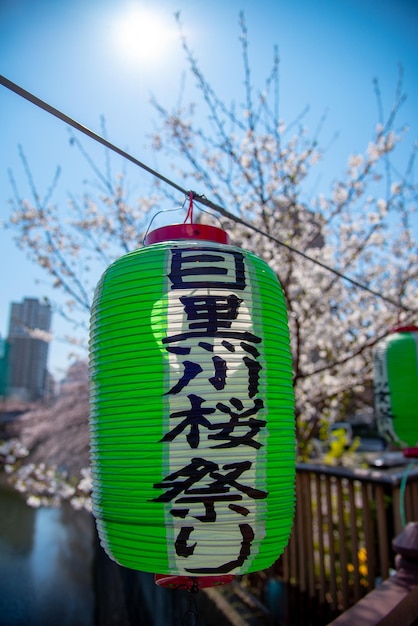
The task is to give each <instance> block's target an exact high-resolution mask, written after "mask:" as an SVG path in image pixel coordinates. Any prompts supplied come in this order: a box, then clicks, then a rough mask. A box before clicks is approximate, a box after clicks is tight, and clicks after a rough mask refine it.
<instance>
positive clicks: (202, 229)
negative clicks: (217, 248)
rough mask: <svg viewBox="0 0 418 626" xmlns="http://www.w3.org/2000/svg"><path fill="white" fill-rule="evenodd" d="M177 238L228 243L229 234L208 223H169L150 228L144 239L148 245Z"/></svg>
mask: <svg viewBox="0 0 418 626" xmlns="http://www.w3.org/2000/svg"><path fill="white" fill-rule="evenodd" d="M179 239H198V240H199V239H200V240H203V241H213V242H214V243H224V244H228V243H229V235H228V233H227V232H226V231H224V230H222V228H218V227H217V226H210V225H208V224H170V226H161V228H156V229H155V230H152V231H151V232H150V233H148V235H147V236H146V237H145V239H144V244H145V245H146V246H149V245H151V244H153V243H161V242H163V241H177V240H179Z"/></svg>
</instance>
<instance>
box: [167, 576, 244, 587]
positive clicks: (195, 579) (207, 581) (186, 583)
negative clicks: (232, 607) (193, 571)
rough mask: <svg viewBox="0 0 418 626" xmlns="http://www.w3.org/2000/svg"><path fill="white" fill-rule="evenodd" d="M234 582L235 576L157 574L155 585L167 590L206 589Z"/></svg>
mask: <svg viewBox="0 0 418 626" xmlns="http://www.w3.org/2000/svg"><path fill="white" fill-rule="evenodd" d="M233 580H234V576H233V575H227V574H225V575H223V576H172V575H170V574H155V584H156V585H158V586H159V587H166V588H167V589H187V590H188V591H191V590H192V589H195V590H196V591H197V590H198V589H204V588H205V587H218V586H219V585H227V584H228V583H231V582H232V581H233Z"/></svg>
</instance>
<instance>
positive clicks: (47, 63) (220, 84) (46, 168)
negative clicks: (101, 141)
mask: <svg viewBox="0 0 418 626" xmlns="http://www.w3.org/2000/svg"><path fill="white" fill-rule="evenodd" d="M134 8H137V9H138V8H140V9H141V10H143V18H142V21H143V22H146V23H147V24H148V28H147V32H146V33H145V34H142V35H140V36H139V37H138V38H137V41H138V39H140V40H141V41H142V42H143V43H146V50H145V51H144V50H143V49H142V50H136V53H135V54H134V53H133V52H134V51H133V50H132V48H131V49H130V50H129V49H128V47H127V45H126V44H127V43H128V42H129V37H130V36H131V34H130V33H129V32H128V31H127V30H126V19H128V22H130V23H131V25H132V23H133V19H132V14H131V11H132V10H133V9H134ZM240 10H243V11H244V12H245V17H246V21H247V26H248V31H249V42H250V59H251V64H252V67H253V69H254V77H255V81H256V82H257V78H258V77H261V78H263V77H265V76H266V74H267V73H268V70H269V68H270V65H271V60H272V55H273V48H274V45H275V44H277V45H278V48H279V54H280V59H281V65H280V105H281V117H282V118H283V119H284V120H286V121H291V120H293V119H294V118H295V117H296V116H297V114H298V113H300V112H301V111H302V110H303V109H304V108H305V106H306V105H310V107H311V108H310V112H309V114H308V116H307V118H306V120H305V121H306V123H307V124H308V125H309V126H310V128H311V129H312V130H313V129H314V128H315V127H316V125H317V123H318V121H319V118H320V117H321V115H322V114H323V113H324V111H325V110H327V111H328V117H327V121H326V125H325V128H324V130H323V133H322V135H321V138H322V142H323V143H324V144H327V142H329V140H330V139H331V138H332V137H333V136H334V134H335V133H336V132H338V133H339V135H338V139H337V141H336V142H334V143H333V144H332V147H331V148H330V150H329V152H328V154H327V158H326V159H325V161H324V163H323V166H321V167H322V173H321V176H320V177H319V179H318V180H317V181H316V190H317V191H320V190H321V186H324V187H325V186H326V185H327V183H328V182H329V180H330V179H331V178H333V177H334V176H338V175H339V174H340V173H341V172H342V171H343V169H344V167H345V164H346V160H347V157H348V155H349V154H352V153H355V152H359V151H361V150H364V149H365V147H366V146H367V143H368V141H369V139H370V137H371V133H372V130H373V127H374V124H375V122H376V121H377V108H376V102H375V99H374V94H373V84H372V81H373V79H374V78H375V77H377V78H378V79H379V81H380V84H381V88H382V93H383V101H384V105H385V107H386V111H387V110H388V108H389V105H390V103H391V100H392V96H393V94H394V90H395V86H396V80H397V73H398V63H402V65H403V67H404V70H405V79H404V90H405V92H406V93H407V95H408V99H407V102H406V104H405V105H404V107H403V109H402V115H401V116H400V120H401V121H403V122H407V123H408V124H409V125H410V128H411V130H410V133H409V137H410V139H409V140H408V142H409V145H411V143H412V141H414V140H416V139H417V138H418V115H417V111H418V80H417V78H418V76H417V74H418V37H417V33H418V3H417V2H416V1H415V0H338V1H336V0H316V1H315V2H314V1H312V0H228V1H226V0H210V1H209V0H194V1H193V0H188V1H187V0H160V1H159V2H158V3H157V2H153V1H152V0H143V1H139V0H138V1H136V2H133V1H127V0H118V2H115V1H114V0H113V1H109V0H0V73H1V74H2V75H4V76H5V77H6V78H8V79H9V80H11V81H13V82H15V83H17V84H19V85H20V86H22V87H23V88H24V89H27V90H28V91H31V92H33V93H34V94H35V95H37V96H38V97H40V98H41V99H43V100H45V101H47V102H48V103H50V104H52V105H53V106H55V107H57V108H58V109H61V110H62V111H64V112H65V113H66V114H68V115H69V116H70V117H73V118H74V119H76V120H78V121H79V122H81V123H82V124H84V125H86V126H88V127H89V128H91V129H93V130H95V131H96V132H100V116H101V115H104V116H105V118H106V123H107V128H108V136H109V139H110V140H111V141H112V142H113V143H115V144H117V145H118V146H120V147H121V148H123V149H125V150H128V151H130V152H131V153H132V154H133V155H134V156H136V157H137V158H138V159H140V160H142V161H144V162H146V163H147V164H148V165H150V166H151V167H154V168H156V169H159V170H160V171H161V172H162V173H163V174H166V175H168V176H171V172H169V171H167V169H166V167H167V165H166V163H165V162H164V161H161V157H158V158H157V156H156V155H155V154H154V153H153V152H152V150H151V149H150V147H149V144H150V142H149V140H148V135H149V133H150V132H152V130H153V129H154V128H155V125H156V115H155V113H154V111H153V110H152V108H151V106H150V104H149V97H150V94H151V93H154V94H155V95H156V96H157V98H158V99H159V100H160V102H161V103H162V104H163V105H165V106H167V107H168V108H170V107H171V106H173V105H174V104H175V102H176V101H177V98H178V95H179V91H180V84H181V80H182V75H183V72H184V70H185V64H184V61H183V56H182V52H181V48H180V44H179V40H178V36H177V30H176V26H175V20H174V13H175V12H176V11H180V12H181V15H182V20H183V23H184V27H185V30H186V32H187V35H188V38H189V41H190V43H191V46H192V48H193V49H194V50H195V52H196V54H197V56H198V58H199V59H200V64H201V67H202V69H203V70H204V72H205V73H206V75H207V76H208V78H209V79H210V80H211V82H212V84H213V86H214V87H215V88H216V89H217V91H218V92H219V93H221V94H222V95H224V97H225V100H226V101H227V102H230V101H231V100H234V99H235V100H239V98H240V96H241V93H242V91H241V85H242V74H241V73H240V70H241V66H240V47H239V43H238V14H239V12H240ZM121 24H122V25H123V24H125V30H124V31H123V33H122V37H121V36H120V35H119V36H118V33H119V32H120V29H121V28H122V26H121ZM148 35H151V38H150V39H149V40H146V37H147V36H148ZM187 80H188V81H189V82H186V88H187V90H188V92H190V93H192V88H193V81H192V80H191V79H187ZM0 132H1V135H0V137H1V139H0V202H1V204H0V207H1V208H0V220H4V219H6V217H7V214H8V211H9V207H8V199H9V198H10V197H11V195H12V192H11V188H10V184H9V180H8V173H7V171H8V169H9V168H10V169H11V170H12V171H13V173H14V176H15V178H16V180H17V181H18V184H19V187H20V190H21V192H22V195H25V194H26V193H27V187H26V186H25V182H24V176H23V172H22V167H21V163H20V161H19V156H18V148H17V146H18V144H21V145H22V146H23V148H24V151H25V153H26V155H27V158H28V160H29V162H30V164H31V168H32V171H33V175H34V179H35V181H36V183H37V185H38V187H39V190H40V192H41V193H42V192H45V191H46V189H47V187H48V185H49V183H50V181H51V179H52V176H53V173H54V171H55V168H56V166H57V165H58V164H59V165H60V166H61V167H62V170H63V173H62V177H61V180H60V184H59V188H58V189H57V193H56V195H55V196H54V201H55V202H57V203H60V206H61V205H62V207H63V209H62V210H63V219H64V218H65V206H66V198H67V193H68V192H69V191H71V193H73V194H76V195H77V194H80V195H81V194H82V192H83V180H84V179H85V178H86V176H88V175H89V174H87V172H86V166H85V164H84V162H83V161H82V160H81V159H80V156H79V155H78V154H77V153H76V151H75V150H74V149H73V148H71V146H70V144H69V141H68V130H67V128H66V125H65V124H63V123H62V122H60V121H58V120H56V119H54V118H52V117H51V116H49V115H48V114H47V113H45V112H43V111H41V110H39V109H37V108H36V107H34V106H33V105H31V104H30V103H28V102H26V101H24V100H22V99H21V98H19V97H18V96H17V95H15V94H14V93H12V92H10V91H8V90H7V89H6V88H4V87H1V86H0ZM83 141H84V143H85V145H86V147H87V148H88V149H89V150H91V152H92V153H93V155H99V154H101V151H100V150H99V149H98V148H97V147H96V146H94V145H92V142H91V141H89V140H87V139H86V140H83ZM129 176H130V180H131V181H133V182H132V184H133V186H135V187H136V189H137V190H138V195H141V194H146V193H147V190H148V188H149V186H150V183H151V181H150V180H149V176H148V175H144V173H143V172H141V171H138V170H134V169H133V168H131V169H129ZM196 191H198V192H199V193H204V194H206V195H207V196H208V197H209V198H210V190H207V189H202V190H200V189H197V190H196ZM181 200H182V199H179V202H181ZM0 254H1V260H2V267H3V271H2V274H1V283H0V285H1V292H0V293H1V297H0V334H1V335H2V336H5V334H6V333H7V325H8V315H9V305H10V302H11V301H20V300H21V299H23V298H24V297H38V298H40V299H41V298H42V297H43V296H44V295H46V296H49V297H51V296H56V295H57V294H56V293H55V292H52V291H51V290H50V289H49V288H48V287H47V285H46V284H45V280H46V277H45V276H44V275H43V274H42V272H41V270H39V269H38V268H36V267H34V266H33V265H31V264H30V263H29V261H28V260H27V259H26V257H25V255H24V253H23V252H21V251H19V250H18V249H17V248H16V246H15V245H14V244H13V242H12V241H11V235H10V232H9V231H3V230H0ZM53 330H54V332H55V335H56V336H57V337H60V336H62V335H64V334H66V333H68V334H71V328H68V326H67V325H66V324H64V323H63V322H62V321H61V320H60V319H59V318H58V317H57V316H55V318H54V329H53ZM70 350H71V348H69V347H68V346H67V345H66V344H64V343H61V342H59V341H54V342H53V343H52V345H51V350H50V361H49V365H50V369H51V371H52V373H53V374H54V375H56V376H57V377H60V376H61V374H62V370H64V369H65V368H66V367H67V366H68V364H69V361H68V358H67V353H68V352H69V351H70Z"/></svg>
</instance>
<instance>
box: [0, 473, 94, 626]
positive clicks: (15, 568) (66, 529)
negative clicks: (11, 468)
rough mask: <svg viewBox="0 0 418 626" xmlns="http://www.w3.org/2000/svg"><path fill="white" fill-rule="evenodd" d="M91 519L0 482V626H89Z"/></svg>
mask: <svg viewBox="0 0 418 626" xmlns="http://www.w3.org/2000/svg"><path fill="white" fill-rule="evenodd" d="M92 560H93V519H92V516H91V515H89V514H88V513H87V512H85V511H74V510H73V509H72V508H71V507H70V506H69V505H68V504H65V505H64V506H63V507H62V508H59V509H49V508H39V509H33V508H31V507H28V506H27V505H26V503H25V501H24V499H23V498H22V497H21V495H20V494H19V493H17V492H15V491H12V490H11V489H9V488H8V487H6V486H4V485H1V484H0V626H92V625H93V612H94V598H93V590H92Z"/></svg>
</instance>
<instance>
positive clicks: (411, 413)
mask: <svg viewBox="0 0 418 626" xmlns="http://www.w3.org/2000/svg"><path fill="white" fill-rule="evenodd" d="M374 382H375V409H376V418H377V424H378V428H379V432H380V433H381V434H382V435H383V436H384V437H385V438H386V439H388V440H389V441H391V442H393V443H395V444H397V445H399V446H402V447H405V446H409V447H413V446H416V445H418V327H416V326H406V327H401V328H397V329H394V330H393V331H392V332H391V333H390V334H389V335H387V337H385V338H384V339H382V340H381V341H379V342H378V343H377V344H376V347H375V349H374Z"/></svg>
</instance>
